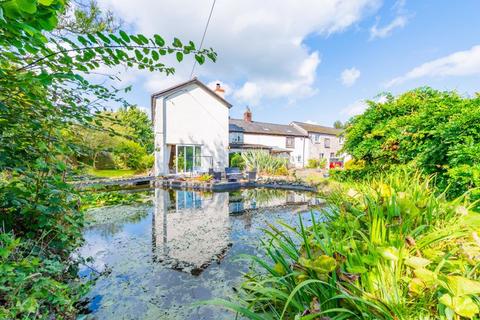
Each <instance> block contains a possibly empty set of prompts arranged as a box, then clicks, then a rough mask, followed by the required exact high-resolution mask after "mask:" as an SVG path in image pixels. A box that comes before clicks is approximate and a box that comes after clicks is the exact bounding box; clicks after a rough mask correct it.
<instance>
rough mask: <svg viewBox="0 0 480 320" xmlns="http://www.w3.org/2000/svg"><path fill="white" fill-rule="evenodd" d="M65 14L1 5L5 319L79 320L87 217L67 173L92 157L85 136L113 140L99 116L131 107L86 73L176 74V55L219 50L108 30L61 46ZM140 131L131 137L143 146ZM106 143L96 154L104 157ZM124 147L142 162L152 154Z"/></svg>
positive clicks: (50, 7)
mask: <svg viewBox="0 0 480 320" xmlns="http://www.w3.org/2000/svg"><path fill="white" fill-rule="evenodd" d="M64 10H65V1H64V0H38V1H30V0H10V1H0V232H1V235H2V240H1V247H0V252H2V254H1V255H0V258H1V259H2V261H1V262H2V263H1V264H0V291H1V292H0V301H1V307H0V312H1V314H0V317H1V318H6V319H14V318H23V319H35V318H41V319H53V318H56V319H62V318H74V317H75V312H76V309H75V307H74V306H75V302H76V301H77V299H78V297H79V296H80V295H81V294H82V293H83V292H82V290H81V289H79V286H78V281H77V279H76V271H75V266H76V264H77V261H72V260H71V259H72V258H71V254H72V252H73V251H74V250H75V249H76V248H77V247H78V245H80V244H81V242H82V226H83V224H84V217H83V213H82V212H80V211H79V210H78V207H79V202H78V195H77V194H76V192H75V191H74V190H73V189H72V187H71V186H69V185H68V184H67V183H66V182H65V181H66V174H67V172H69V170H70V166H71V165H72V164H74V162H75V161H76V159H78V158H79V157H80V156H81V155H79V153H82V152H83V151H84V150H85V149H84V148H83V146H82V145H79V144H78V143H77V140H76V138H77V136H81V133H80V130H78V128H84V127H87V128H89V129H92V130H97V131H107V132H106V133H107V134H106V135H100V136H99V137H100V138H104V137H105V136H110V133H112V134H113V132H112V131H111V130H110V129H107V130H104V128H102V126H101V121H98V120H99V119H98V117H99V116H101V113H100V112H99V111H100V110H102V108H103V106H105V105H109V103H116V104H123V105H128V104H127V103H126V102H125V101H124V100H123V99H121V98H119V97H118V96H117V94H118V93H119V92H120V91H123V90H124V89H115V88H113V87H108V88H107V87H105V86H103V85H100V84H94V83H90V82H89V81H87V80H86V79H85V77H84V76H85V74H88V73H90V72H92V71H95V70H97V69H98V68H100V67H101V66H107V67H114V66H118V65H123V66H126V67H131V68H137V69H145V70H150V71H155V72H163V73H165V74H167V75H168V74H172V73H173V72H174V69H173V68H172V67H169V66H167V65H166V64H165V63H164V62H163V61H162V60H163V59H160V57H162V58H164V57H166V56H167V55H170V56H175V55H176V53H177V52H181V53H182V55H183V56H184V58H185V57H187V56H189V55H190V56H191V55H194V56H195V58H196V59H197V61H198V60H199V59H200V60H202V62H204V61H206V59H210V60H212V61H214V60H215V59H216V54H215V52H213V51H212V50H211V49H206V50H200V51H199V50H196V49H195V45H194V44H193V43H192V42H188V43H187V42H180V40H178V39H174V41H171V42H167V41H165V40H164V39H163V38H162V37H161V36H159V35H154V36H153V37H152V38H147V37H145V36H143V35H132V34H127V33H125V32H119V33H109V32H107V30H106V29H104V31H102V32H95V33H89V34H83V35H79V36H78V37H74V36H68V37H61V36H55V37H54V35H53V34H52V33H51V32H52V31H54V29H55V27H56V26H57V22H58V19H59V16H60V15H62V14H63V13H64ZM112 80H115V79H114V78H113V79H112ZM125 90H128V88H126V89H125ZM136 120H138V119H136ZM138 128H139V127H134V128H133V133H136V134H138V135H139V137H140V136H141V135H142V134H141V133H140V132H141V130H140V131H138V130H137V129H138ZM136 130H137V131H136ZM100 140H101V139H98V141H97V140H94V141H95V145H94V146H93V147H92V148H91V150H95V152H99V151H101V148H100V146H101V144H100V142H99V141H100ZM139 140H140V139H139ZM137 145H139V143H137ZM123 147H124V149H129V150H133V152H134V153H135V155H137V154H139V153H140V152H139V149H142V150H144V149H145V148H147V147H148V146H145V147H144V146H142V145H141V144H140V148H138V147H137V146H132V145H131V144H129V143H125V144H124V145H123ZM144 154H145V151H144V153H143V154H141V155H140V158H141V157H142V156H143V155H144ZM132 158H133V160H132V161H134V162H135V163H134V164H132V166H135V165H137V164H138V161H137V160H138V159H137V158H135V157H132ZM124 160H125V162H127V161H131V160H129V159H126V158H124ZM4 235H8V236H4ZM12 235H14V236H12ZM7 237H8V238H7ZM19 239H20V240H19ZM12 243H13V244H12ZM12 248H13V249H12ZM72 274H73V275H72Z"/></svg>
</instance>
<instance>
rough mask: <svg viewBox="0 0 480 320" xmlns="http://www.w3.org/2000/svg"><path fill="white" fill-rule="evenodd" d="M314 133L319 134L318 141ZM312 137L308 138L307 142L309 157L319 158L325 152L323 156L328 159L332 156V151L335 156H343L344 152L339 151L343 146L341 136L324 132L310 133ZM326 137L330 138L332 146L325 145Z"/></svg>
mask: <svg viewBox="0 0 480 320" xmlns="http://www.w3.org/2000/svg"><path fill="white" fill-rule="evenodd" d="M312 135H319V139H318V141H316V140H315V138H314V137H313V136H312ZM309 136H310V138H308V143H307V148H306V149H307V159H319V158H320V155H321V154H322V153H323V157H324V158H326V159H327V161H328V160H329V159H330V158H331V153H333V154H334V155H333V157H334V158H337V157H342V154H340V153H339V151H340V149H341V148H342V147H343V144H342V143H340V137H338V136H335V135H330V134H322V133H309ZM325 139H330V148H326V147H325Z"/></svg>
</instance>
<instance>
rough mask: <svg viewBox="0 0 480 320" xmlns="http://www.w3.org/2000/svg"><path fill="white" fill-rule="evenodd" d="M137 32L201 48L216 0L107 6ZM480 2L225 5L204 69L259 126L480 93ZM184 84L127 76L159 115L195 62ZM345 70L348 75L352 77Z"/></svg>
mask: <svg viewBox="0 0 480 320" xmlns="http://www.w3.org/2000/svg"><path fill="white" fill-rule="evenodd" d="M100 3H101V5H103V6H105V7H108V8H110V9H111V10H113V11H114V12H115V13H116V14H117V16H119V17H120V18H122V19H124V20H125V22H126V26H127V29H128V30H129V31H133V32H142V33H145V34H153V33H159V34H161V35H162V36H164V37H165V38H172V37H173V36H179V37H180V38H182V39H188V40H193V41H195V42H196V43H199V41H200V38H201V33H202V31H203V27H204V24H205V21H206V18H207V16H208V11H209V9H210V5H211V3H212V1H210V0H208V1H207V0H198V1H190V0H177V1H174V0H168V1H167V0H165V1H157V2H155V3H152V2H151V1H147V0H137V1H135V2H134V3H133V4H132V1H129V0H102V1H100ZM478 12H480V1H478V0H463V1H449V0H423V1H413V0H410V1H408V0H407V1H380V0H355V1H341V0H325V1H323V0H315V1H311V0H310V1H308V0H305V1H288V0H284V1H281V2H275V1H271V0H270V1H268V0H267V1H263V2H260V3H259V2H257V1H253V0H246V1H245V0H244V1H237V0H217V4H216V6H215V9H214V12H213V16H212V20H211V24H210V26H209V30H208V33H207V36H206V40H205V45H206V46H208V47H210V46H211V47H213V48H214V49H215V50H216V51H217V53H218V55H219V61H218V62H217V63H216V64H211V63H210V64H207V65H204V66H200V67H197V68H196V72H195V74H196V75H197V76H198V77H199V78H200V80H202V81H204V82H205V83H207V84H210V85H213V84H214V83H215V82H217V81H221V82H222V84H223V85H224V86H225V87H226V88H227V94H228V95H227V100H229V101H230V102H231V103H232V104H233V105H234V107H233V108H232V109H231V116H232V117H241V115H242V113H243V111H244V109H245V106H246V105H249V106H250V108H251V109H252V111H253V117H254V120H257V121H266V122H277V123H289V122H290V121H294V120H295V121H311V122H315V123H319V124H323V125H331V124H332V123H333V122H334V121H335V120H337V119H340V120H342V121H345V120H347V119H348V118H349V117H350V116H352V115H354V114H358V113H360V112H361V111H362V110H363V108H364V102H363V101H364V100H365V99H371V98H374V97H375V96H376V95H377V94H378V93H381V92H384V91H390V92H393V93H394V94H397V93H401V92H404V91H406V90H409V89H412V88H415V87H418V86H423V85H429V86H432V87H434V88H437V89H441V90H457V91H458V92H460V93H462V94H473V93H475V92H476V91H480V90H479V88H478V84H479V83H480V81H479V80H480V47H476V46H477V45H480V37H479V33H478V30H480V19H478ZM167 62H169V63H171V64H172V65H174V66H176V67H177V73H176V75H175V76H174V77H169V78H167V77H165V76H163V75H160V74H153V75H152V74H147V73H144V72H139V71H134V70H133V71H128V72H122V73H121V74H120V75H119V76H120V77H121V78H123V79H124V84H132V85H133V90H132V91H131V92H130V93H129V94H128V95H127V96H126V97H127V99H128V100H129V101H130V102H131V103H133V104H138V105H139V106H141V107H145V108H149V103H150V94H151V93H152V92H153V91H156V90H161V89H163V88H164V87H167V86H169V85H172V84H174V83H176V82H179V81H184V80H186V79H188V77H189V75H190V71H191V68H192V64H193V61H192V60H188V59H187V60H184V62H183V63H182V64H180V65H177V64H176V63H175V62H174V61H167ZM342 73H343V77H342Z"/></svg>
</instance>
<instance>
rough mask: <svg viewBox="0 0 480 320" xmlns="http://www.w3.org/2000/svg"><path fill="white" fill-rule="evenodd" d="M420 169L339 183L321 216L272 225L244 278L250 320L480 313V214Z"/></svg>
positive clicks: (244, 307) (242, 306) (243, 307)
mask: <svg viewBox="0 0 480 320" xmlns="http://www.w3.org/2000/svg"><path fill="white" fill-rule="evenodd" d="M430 185H431V181H430V180H429V179H426V180H425V179H422V178H421V177H420V175H418V174H406V173H403V174H400V173H398V174H395V175H390V176H388V177H384V178H380V179H376V180H373V181H370V182H368V183H364V184H355V185H350V186H349V187H345V186H343V187H340V188H339V189H338V190H336V191H335V192H333V193H332V194H331V195H329V207H328V208H327V209H325V210H324V212H323V215H322V218H315V216H314V215H313V214H312V220H313V222H312V224H311V225H310V226H308V227H307V226H305V224H304V222H303V221H302V219H300V226H299V227H293V226H290V225H286V224H283V223H280V225H278V226H271V227H270V228H269V229H267V230H265V233H266V236H267V238H266V240H265V241H264V242H263V244H264V249H265V253H266V256H265V257H264V258H259V257H257V256H250V257H249V259H251V260H252V261H253V262H254V267H253V268H252V270H251V272H249V273H248V274H246V280H245V282H244V283H243V284H242V286H241V288H240V291H239V292H240V293H239V299H240V301H239V302H229V301H228V302H227V301H219V300H216V301H214V303H215V304H220V305H222V306H224V307H227V308H230V309H232V310H234V311H235V312H238V313H240V314H242V315H243V316H246V317H247V318H250V319H464V318H465V319H479V307H480V298H479V295H480V281H479V280H480V270H479V265H480V239H479V236H478V235H479V233H480V214H479V213H478V212H474V211H472V208H473V207H472V204H469V203H467V202H466V201H465V200H464V198H463V197H460V198H458V199H455V200H454V201H447V200H446V199H445V195H444V194H440V195H436V194H434V193H433V192H432V190H431V187H430Z"/></svg>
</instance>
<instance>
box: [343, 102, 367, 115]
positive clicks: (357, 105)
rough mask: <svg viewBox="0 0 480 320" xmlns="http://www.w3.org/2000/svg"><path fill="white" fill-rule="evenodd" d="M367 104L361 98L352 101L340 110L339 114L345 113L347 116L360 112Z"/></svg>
mask: <svg viewBox="0 0 480 320" xmlns="http://www.w3.org/2000/svg"><path fill="white" fill-rule="evenodd" d="M367 108H368V105H367V104H366V103H365V101H363V100H357V101H355V102H354V103H351V104H350V105H348V106H347V107H346V108H344V109H343V110H341V111H340V114H343V115H347V116H349V117H353V116H356V115H359V114H362V113H363V112H364V111H365V110H366V109H367Z"/></svg>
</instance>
